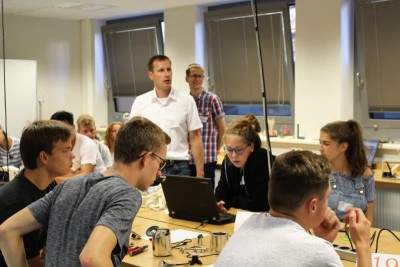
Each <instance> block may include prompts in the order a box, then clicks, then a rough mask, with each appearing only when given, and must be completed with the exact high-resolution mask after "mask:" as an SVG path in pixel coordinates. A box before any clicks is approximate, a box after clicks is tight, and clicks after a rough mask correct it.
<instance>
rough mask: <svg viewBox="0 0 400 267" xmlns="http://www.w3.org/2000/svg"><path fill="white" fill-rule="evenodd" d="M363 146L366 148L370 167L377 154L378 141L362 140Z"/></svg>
mask: <svg viewBox="0 0 400 267" xmlns="http://www.w3.org/2000/svg"><path fill="white" fill-rule="evenodd" d="M364 145H365V147H366V148H367V161H368V166H369V167H371V166H372V164H373V163H374V158H375V156H376V152H378V147H379V140H364Z"/></svg>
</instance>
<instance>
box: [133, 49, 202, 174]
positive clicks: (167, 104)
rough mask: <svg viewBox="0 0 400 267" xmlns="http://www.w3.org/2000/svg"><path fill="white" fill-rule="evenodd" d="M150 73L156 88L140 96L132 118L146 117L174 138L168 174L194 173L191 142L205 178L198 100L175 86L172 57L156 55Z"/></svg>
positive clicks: (197, 171)
mask: <svg viewBox="0 0 400 267" xmlns="http://www.w3.org/2000/svg"><path fill="white" fill-rule="evenodd" d="M148 75H149V78H150V80H152V81H153V83H154V89H153V90H151V91H149V92H147V93H145V94H142V95H140V96H138V97H136V99H135V101H134V102H133V104H132V110H131V114H130V117H133V116H143V117H146V118H148V119H150V120H151V121H153V122H154V123H155V124H157V125H158V126H160V127H161V129H163V130H164V131H165V132H166V133H167V134H168V135H169V136H170V137H171V143H170V144H169V145H168V150H167V165H166V167H165V169H164V170H163V173H164V174H177V175H190V167H189V159H190V155H189V143H190V150H191V153H192V155H193V158H194V161H195V163H196V173H197V177H204V151H203V143H202V141H201V128H202V127H203V126H202V123H201V121H200V117H199V114H198V112H197V107H196V103H195V102H194V100H193V98H192V97H191V96H190V95H189V94H185V93H181V92H179V91H177V90H175V89H172V87H171V84H172V69H171V60H170V59H169V58H168V57H167V56H164V55H156V56H153V57H152V58H151V59H150V60H149V63H148Z"/></svg>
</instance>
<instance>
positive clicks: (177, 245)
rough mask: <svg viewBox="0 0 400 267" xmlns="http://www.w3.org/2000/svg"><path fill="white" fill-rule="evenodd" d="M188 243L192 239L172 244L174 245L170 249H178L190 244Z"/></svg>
mask: <svg viewBox="0 0 400 267" xmlns="http://www.w3.org/2000/svg"><path fill="white" fill-rule="evenodd" d="M190 242H192V239H189V238H186V239H184V240H182V241H179V242H175V243H172V244H175V245H173V246H172V248H179V247H182V246H186V244H187V243H190Z"/></svg>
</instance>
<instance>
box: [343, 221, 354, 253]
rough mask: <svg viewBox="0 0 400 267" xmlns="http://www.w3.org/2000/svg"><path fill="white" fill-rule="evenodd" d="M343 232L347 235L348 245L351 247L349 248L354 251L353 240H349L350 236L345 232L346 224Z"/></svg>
mask: <svg viewBox="0 0 400 267" xmlns="http://www.w3.org/2000/svg"><path fill="white" fill-rule="evenodd" d="M344 229H345V230H344V233H345V234H346V237H347V239H348V240H349V242H350V247H351V250H352V251H354V247H353V242H351V238H350V236H349V233H348V232H347V230H346V226H345V227H344Z"/></svg>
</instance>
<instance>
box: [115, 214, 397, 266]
mask: <svg viewBox="0 0 400 267" xmlns="http://www.w3.org/2000/svg"><path fill="white" fill-rule="evenodd" d="M232 212H233V213H235V212H237V210H235V209H233V210H232ZM153 225H157V226H158V227H162V228H168V229H170V230H177V229H183V230H190V231H194V232H199V233H203V234H205V237H204V242H203V244H204V246H206V247H209V244H210V236H209V233H210V232H213V231H222V232H227V233H229V234H233V228H234V223H229V224H225V225H212V224H205V225H204V226H201V227H199V225H200V223H198V222H192V221H185V220H179V219H174V218H171V217H169V215H168V214H166V213H165V212H164V211H151V210H149V209H147V208H141V209H140V211H139V213H138V215H137V216H136V218H135V221H134V222H133V225H132V230H134V231H135V232H136V233H138V234H140V235H141V236H146V234H145V232H146V230H147V229H148V228H149V227H150V226H153ZM375 231H376V237H377V234H378V231H379V229H372V230H371V236H372V234H373V233H374V232H375ZM395 234H396V235H397V236H399V237H400V233H399V232H395ZM376 237H375V241H374V243H373V245H372V247H371V251H372V252H375V246H376ZM133 242H134V245H135V246H143V245H148V246H149V247H148V249H147V250H146V251H145V252H143V253H142V254H139V255H136V256H133V257H130V256H126V257H125V258H124V260H123V265H122V266H126V267H127V266H156V267H157V266H158V264H159V262H160V261H161V260H165V261H166V262H168V263H184V262H188V261H189V260H190V258H187V257H186V255H184V254H181V253H180V252H179V250H178V249H173V250H172V255H171V256H169V257H155V256H153V251H152V246H151V242H150V241H149V240H146V239H141V240H133ZM334 244H336V245H339V246H345V247H350V242H349V241H348V240H347V239H345V233H339V234H338V236H337V238H336V239H335V242H334ZM193 245H197V240H193V241H192V242H191V243H189V244H188V245H187V246H188V247H191V246H193ZM378 252H379V253H387V254H400V243H399V242H398V241H397V240H396V238H395V237H393V236H392V235H391V234H390V233H389V232H387V231H382V233H381V235H380V238H379V246H378ZM249 253H250V252H249ZM216 259H217V256H216V255H214V256H209V257H200V260H201V261H202V262H203V266H207V265H210V264H213V263H214V262H215V261H216ZM342 263H343V266H345V267H350V266H351V267H354V266H355V263H354V262H351V261H346V260H342Z"/></svg>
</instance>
